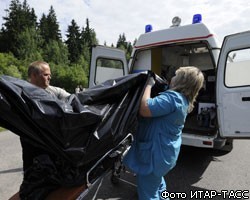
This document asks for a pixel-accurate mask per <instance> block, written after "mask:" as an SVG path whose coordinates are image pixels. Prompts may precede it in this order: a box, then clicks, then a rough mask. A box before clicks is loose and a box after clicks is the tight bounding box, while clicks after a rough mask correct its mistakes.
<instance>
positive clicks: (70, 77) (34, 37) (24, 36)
mask: <svg viewBox="0 0 250 200" xmlns="http://www.w3.org/2000/svg"><path fill="white" fill-rule="evenodd" d="M3 19H4V23H3V25H2V28H1V30H0V52H1V53H0V75H2V74H5V75H10V76H14V77H18V78H22V79H27V68H28V65H29V64H30V63H31V62H33V61H35V60H44V61H46V62H48V63H49V64H50V67H51V71H52V80H51V83H52V85H55V86H58V87H63V88H65V89H66V90H68V91H69V92H74V89H75V87H76V86H77V85H82V86H84V87H87V85H88V76H89V66H90V59H91V50H92V49H91V47H92V46H93V45H98V39H97V37H96V33H95V30H94V29H93V28H92V27H90V24H89V19H88V18H87V19H86V24H85V26H84V27H82V28H80V27H79V26H78V25H77V24H76V22H75V20H74V19H73V20H72V21H71V24H70V25H69V26H68V30H67V35H66V37H67V38H66V40H65V42H63V41H62V38H61V31H60V29H59V24H58V22H57V17H56V13H55V10H54V9H53V7H52V6H51V7H50V9H49V12H48V14H47V15H46V14H44V13H43V15H42V17H41V18H40V20H38V21H39V23H37V16H36V14H35V12H34V9H33V8H30V7H29V5H28V3H27V0H23V3H21V2H20V0H11V2H10V5H9V8H8V9H6V16H5V17H3ZM80 30H81V31H80ZM105 44H106V43H105ZM112 46H114V45H113V44H112ZM116 46H117V47H118V48H120V49H123V50H124V51H125V52H126V57H127V59H129V57H130V54H131V52H132V45H131V43H130V42H128V41H126V37H125V34H124V33H123V34H122V35H119V39H118V41H117V45H116ZM102 62H103V64H105V62H106V61H105V60H104V61H102ZM107 65H112V66H113V67H115V68H119V65H118V64H117V63H115V62H113V61H112V62H109V63H108V64H107Z"/></svg>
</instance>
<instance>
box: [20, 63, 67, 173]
mask: <svg viewBox="0 0 250 200" xmlns="http://www.w3.org/2000/svg"><path fill="white" fill-rule="evenodd" d="M28 78H29V82H30V83H32V84H33V85H36V86H37V87H40V88H43V89H45V90H46V91H47V92H48V93H50V94H52V95H55V96H56V97H57V98H58V99H60V100H65V99H66V98H67V97H68V96H70V93H68V92H66V91H65V90H64V89H62V88H59V87H54V86H51V85H50V79H51V72H50V67H49V64H48V63H46V62H44V61H35V62H32V63H31V64H30V65H29V68H28ZM20 141H21V145H22V151H23V155H22V158H23V171H26V170H27V169H28V168H29V167H30V166H31V165H32V164H33V159H34V158H35V157H36V156H38V155H41V154H44V153H46V152H45V151H44V150H43V149H40V148H38V147H36V146H34V145H33V144H32V143H30V141H27V140H25V138H22V137H21V138H20Z"/></svg>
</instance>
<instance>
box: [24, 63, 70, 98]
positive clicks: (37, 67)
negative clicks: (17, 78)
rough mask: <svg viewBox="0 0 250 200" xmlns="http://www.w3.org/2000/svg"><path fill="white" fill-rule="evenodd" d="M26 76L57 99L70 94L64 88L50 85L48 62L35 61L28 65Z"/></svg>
mask: <svg viewBox="0 0 250 200" xmlns="http://www.w3.org/2000/svg"><path fill="white" fill-rule="evenodd" d="M28 78H29V81H30V83H32V84H34V85H36V86H38V87H41V88H43V89H45V90H46V91H47V92H49V93H50V94H53V95H55V96H56V97H57V98H58V99H61V100H64V99H66V98H67V97H68V96H69V95H70V93H68V92H66V91H65V90H64V89H62V88H59V87H55V86H51V85H50V79H51V72H50V67H49V64H48V63H46V62H44V61H35V62H32V63H31V64H30V65H29V69H28Z"/></svg>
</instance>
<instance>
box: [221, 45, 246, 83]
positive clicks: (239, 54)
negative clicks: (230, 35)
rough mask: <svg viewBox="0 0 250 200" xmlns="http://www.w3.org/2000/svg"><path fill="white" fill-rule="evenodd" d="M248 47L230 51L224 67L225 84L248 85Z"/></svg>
mask: <svg viewBox="0 0 250 200" xmlns="http://www.w3.org/2000/svg"><path fill="white" fill-rule="evenodd" d="M249 74H250V49H241V50H236V51H231V52H230V53H229V54H228V58H227V63H226V68H225V85H226V86H227V87H241V86H249V85H250V78H249Z"/></svg>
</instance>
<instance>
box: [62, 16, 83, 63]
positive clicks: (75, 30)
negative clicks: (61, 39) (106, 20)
mask: <svg viewBox="0 0 250 200" xmlns="http://www.w3.org/2000/svg"><path fill="white" fill-rule="evenodd" d="M67 32H68V34H67V35H66V36H67V38H68V39H67V40H66V41H65V43H66V44H67V47H68V50H69V60H70V62H71V63H76V62H77V61H78V59H79V58H80V56H81V34H80V28H79V26H78V25H77V24H76V22H75V20H72V21H71V25H70V26H69V27H68V31H67Z"/></svg>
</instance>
